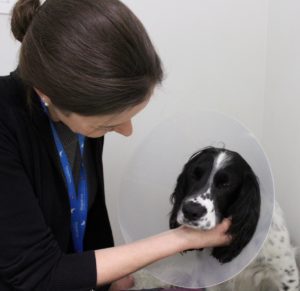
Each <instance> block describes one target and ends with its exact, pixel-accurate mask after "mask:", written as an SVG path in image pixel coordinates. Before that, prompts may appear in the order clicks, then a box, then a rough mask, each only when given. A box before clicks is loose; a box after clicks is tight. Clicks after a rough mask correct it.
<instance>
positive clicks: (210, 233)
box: [181, 218, 231, 249]
mask: <svg viewBox="0 0 300 291" xmlns="http://www.w3.org/2000/svg"><path fill="white" fill-rule="evenodd" d="M230 224H231V221H230V219H228V218H225V219H224V220H223V221H222V222H221V223H220V224H218V225H217V226H216V227H215V228H213V229H210V230H199V229H193V228H189V227H186V226H182V227H181V228H182V231H184V232H185V234H183V235H185V236H186V238H187V240H188V242H187V244H188V247H187V249H200V248H207V247H216V246H222V245H229V244H230V242H231V237H230V235H228V234H226V232H227V231H228V229H229V227H230Z"/></svg>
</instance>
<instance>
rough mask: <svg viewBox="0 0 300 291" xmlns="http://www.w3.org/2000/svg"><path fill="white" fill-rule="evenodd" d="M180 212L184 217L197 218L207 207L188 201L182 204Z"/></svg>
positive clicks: (204, 212)
mask: <svg viewBox="0 0 300 291" xmlns="http://www.w3.org/2000/svg"><path fill="white" fill-rule="evenodd" d="M182 212H183V215H184V217H185V218H186V219H188V220H197V219H199V218H200V217H202V216H203V215H205V214H206V213H207V209H206V207H204V206H202V205H201V204H199V203H195V202H193V201H189V202H186V203H185V204H184V205H183V207H182Z"/></svg>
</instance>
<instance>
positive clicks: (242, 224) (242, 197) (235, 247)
mask: <svg viewBox="0 0 300 291" xmlns="http://www.w3.org/2000/svg"><path fill="white" fill-rule="evenodd" d="M259 215H260V189H259V183H258V179H257V177H256V176H255V174H254V173H253V171H252V169H251V168H250V169H249V171H247V172H246V173H245V175H244V177H243V184H242V186H241V188H240V190H239V193H237V199H236V201H235V202H234V203H233V204H232V205H231V206H230V207H229V209H228V213H227V215H226V216H227V217H231V220H232V223H231V226H230V228H229V230H228V233H229V234H230V235H231V236H232V242H231V244H230V245H229V246H224V247H217V248H214V249H213V252H212V255H213V256H214V257H215V258H216V259H218V260H219V261H220V262H221V263H227V262H230V261H231V260H232V259H234V258H235V257H236V256H237V255H238V254H239V253H240V252H241V251H242V249H243V248H244V247H245V246H246V245H247V244H248V242H249V241H250V239H251V238H252V236H253V234H254V232H255V229H256V226H257V223H258V219H259Z"/></svg>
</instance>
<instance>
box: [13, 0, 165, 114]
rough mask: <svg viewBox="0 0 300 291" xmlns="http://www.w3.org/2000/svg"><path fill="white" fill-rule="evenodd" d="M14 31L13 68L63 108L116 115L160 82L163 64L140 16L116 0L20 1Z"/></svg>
mask: <svg viewBox="0 0 300 291" xmlns="http://www.w3.org/2000/svg"><path fill="white" fill-rule="evenodd" d="M11 27H12V32H13V34H14V36H15V38H16V39H18V40H19V41H20V42H22V45H21V50H20V59H19V66H18V71H19V74H20V77H21V78H22V80H23V81H24V82H25V84H27V85H28V86H29V87H30V88H33V87H35V88H37V89H39V90H40V91H41V92H43V93H44V94H45V95H47V96H48V97H49V98H50V99H51V101H52V103H53V104H54V105H56V106H57V107H58V108H60V109H61V110H64V111H67V112H76V113H78V114H81V115H86V116H88V115H101V114H111V113H116V112H120V111H122V110H124V109H127V108H129V107H132V106H135V105H137V104H139V103H141V102H143V101H144V100H145V98H146V97H147V96H148V95H149V93H150V92H151V89H152V88H153V87H154V86H155V85H156V84H159V83H161V81H162V78H163V71H162V65H161V61H160V59H159V57H158V55H157V53H156V51H155V49H154V47H153V45H152V43H151V41H150V39H149V37H148V34H147V32H146V30H145V28H144V27H143V25H142V24H141V22H140V21H139V20H138V19H137V17H136V16H135V15H134V14H133V13H132V12H131V11H130V10H129V8H128V7H126V6H125V5H124V4H123V3H121V2H120V1H118V0H84V1H82V0H63V1H61V0H47V1H46V2H45V3H44V4H43V5H41V6H40V2H39V0H19V1H18V2H17V3H16V5H15V7H14V9H13V13H12V19H11Z"/></svg>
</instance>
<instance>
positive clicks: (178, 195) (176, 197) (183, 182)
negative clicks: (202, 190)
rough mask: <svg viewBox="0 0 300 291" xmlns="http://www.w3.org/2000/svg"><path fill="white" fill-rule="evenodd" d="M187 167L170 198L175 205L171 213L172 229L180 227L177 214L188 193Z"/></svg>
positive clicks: (170, 222) (170, 223)
mask: <svg viewBox="0 0 300 291" xmlns="http://www.w3.org/2000/svg"><path fill="white" fill-rule="evenodd" d="M186 167H187V165H185V167H184V169H183V171H182V172H181V174H180V175H179V176H178V178H177V183H176V187H175V190H174V192H173V193H172V195H171V196H170V202H171V204H172V205H173V207H172V210H171V212H170V219H169V226H170V228H176V227H178V226H179V224H178V223H177V213H178V211H179V208H180V205H181V202H182V200H183V199H184V195H185V193H186V187H187V179H186Z"/></svg>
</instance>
